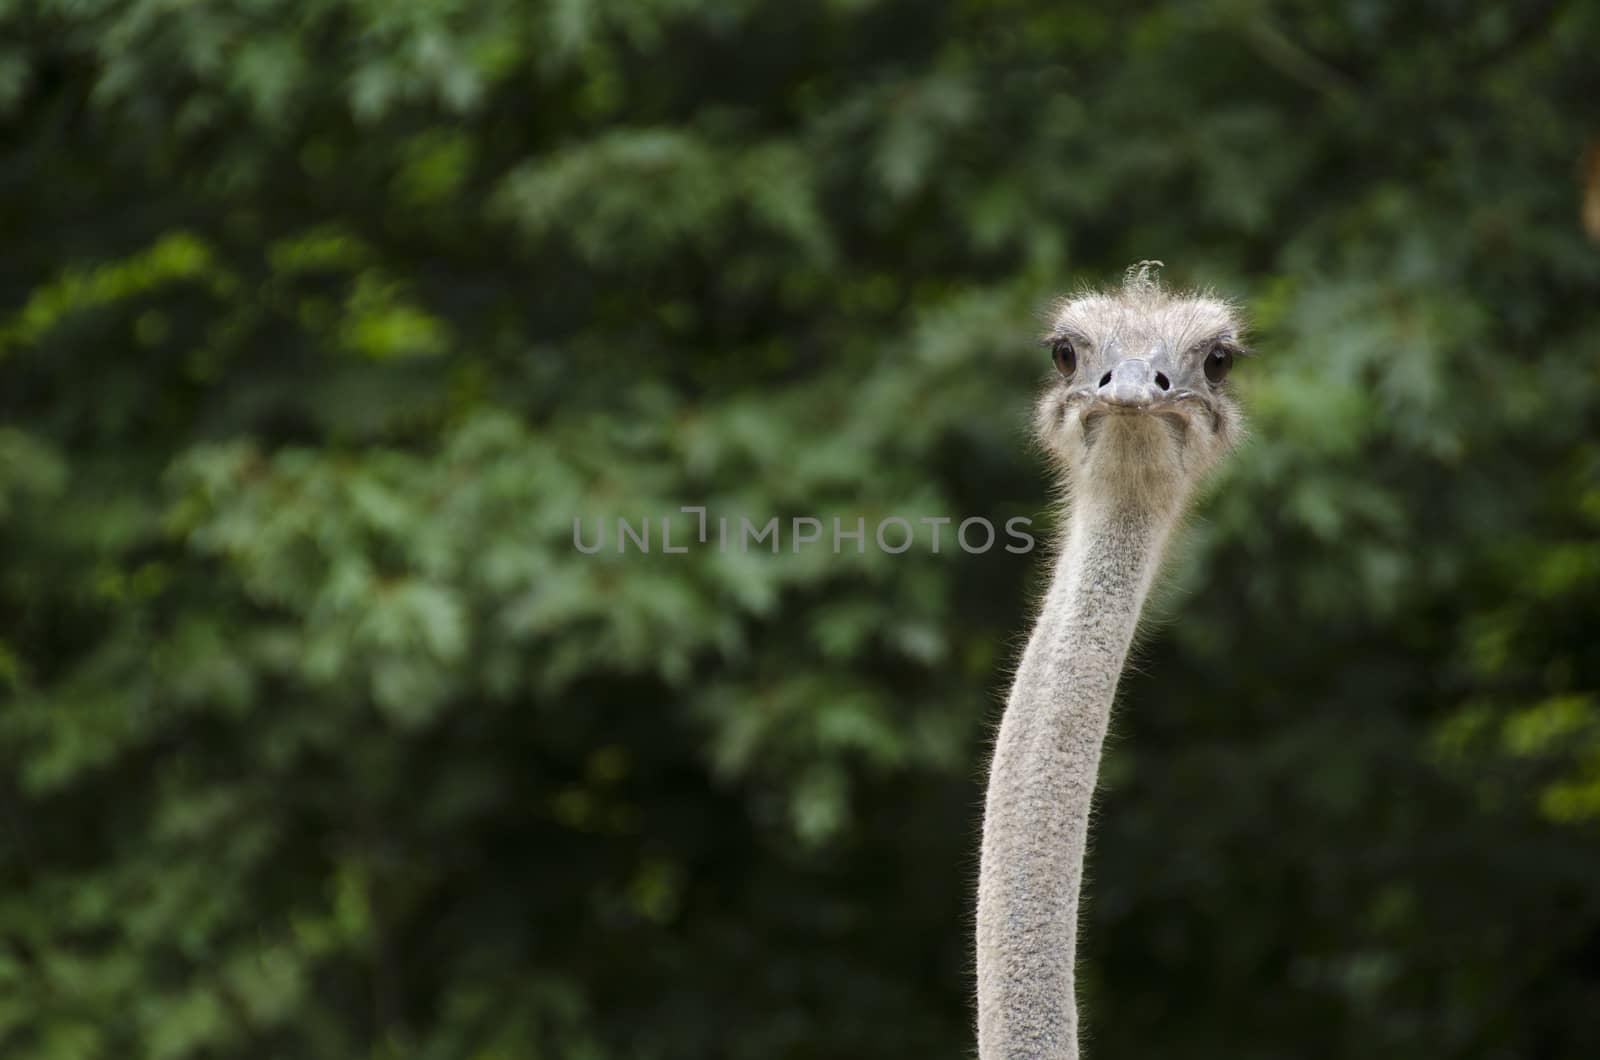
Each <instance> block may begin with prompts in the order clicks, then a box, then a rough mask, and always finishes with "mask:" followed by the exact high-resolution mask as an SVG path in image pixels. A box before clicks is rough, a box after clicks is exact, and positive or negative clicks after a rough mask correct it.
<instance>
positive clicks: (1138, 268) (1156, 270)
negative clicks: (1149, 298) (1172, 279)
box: [1122, 259, 1167, 294]
mask: <svg viewBox="0 0 1600 1060" xmlns="http://www.w3.org/2000/svg"><path fill="white" fill-rule="evenodd" d="M1166 264H1167V263H1166V262H1164V261H1154V260H1148V259H1147V260H1145V261H1141V262H1139V263H1138V264H1136V265H1129V266H1128V271H1127V272H1124V273H1123V274H1122V286H1123V288H1124V289H1125V290H1126V291H1127V292H1128V293H1129V294H1155V293H1156V292H1157V291H1159V290H1160V289H1161V272H1160V270H1161V269H1163V268H1165V267H1166Z"/></svg>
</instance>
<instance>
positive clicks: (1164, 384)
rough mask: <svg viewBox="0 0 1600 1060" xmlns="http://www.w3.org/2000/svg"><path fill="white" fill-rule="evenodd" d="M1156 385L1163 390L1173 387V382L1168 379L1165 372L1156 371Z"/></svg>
mask: <svg viewBox="0 0 1600 1060" xmlns="http://www.w3.org/2000/svg"><path fill="white" fill-rule="evenodd" d="M1156 386H1158V387H1160V388H1161V389H1162V390H1171V389H1172V384H1171V383H1170V382H1169V381H1168V380H1167V377H1166V375H1165V373H1162V372H1157V373H1156Z"/></svg>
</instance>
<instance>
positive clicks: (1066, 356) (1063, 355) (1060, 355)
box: [1050, 339, 1078, 379]
mask: <svg viewBox="0 0 1600 1060" xmlns="http://www.w3.org/2000/svg"><path fill="white" fill-rule="evenodd" d="M1050 359H1051V360H1053V361H1055V362H1056V371H1058V372H1060V373H1061V376H1062V378H1064V379H1070V378H1072V373H1073V372H1076V371H1077V370H1078V351H1077V350H1075V349H1073V348H1072V343H1070V342H1068V341H1067V340H1066V339H1057V340H1056V341H1055V342H1052V343H1051V344H1050Z"/></svg>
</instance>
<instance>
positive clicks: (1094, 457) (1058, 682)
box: [977, 262, 1243, 1060]
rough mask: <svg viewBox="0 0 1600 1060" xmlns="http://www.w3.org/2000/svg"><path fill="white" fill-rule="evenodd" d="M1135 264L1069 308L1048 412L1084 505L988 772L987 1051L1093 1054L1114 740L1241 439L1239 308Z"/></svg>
mask: <svg viewBox="0 0 1600 1060" xmlns="http://www.w3.org/2000/svg"><path fill="white" fill-rule="evenodd" d="M1159 264H1160V263H1159V262H1142V263H1140V264H1139V265H1137V266H1135V267H1133V268H1131V269H1129V270H1128V274H1127V276H1126V277H1125V279H1124V282H1123V285H1122V287H1121V288H1120V289H1115V290H1111V291H1105V292H1086V293H1083V294H1081V295H1078V296H1076V297H1073V298H1069V299H1066V300H1064V301H1063V302H1062V303H1060V304H1059V305H1058V307H1057V308H1056V310H1055V312H1054V315H1053V321H1052V324H1051V328H1050V332H1049V335H1048V337H1047V339H1046V343H1047V344H1048V346H1049V348H1050V351H1051V355H1052V357H1053V359H1054V361H1055V367H1056V373H1055V377H1054V378H1053V379H1052V381H1051V382H1050V384H1049V385H1048V386H1047V388H1046V389H1045V391H1044V394H1043V395H1042V396H1041V398H1040V399H1039V402H1038V406H1037V409H1036V412H1035V418H1034V427H1035V430H1036V431H1037V434H1038V437H1039V440H1040V442H1041V443H1042V445H1043V447H1044V449H1045V450H1046V452H1047V453H1048V455H1049V456H1050V458H1051V460H1052V462H1053V463H1054V465H1055V466H1056V469H1057V473H1058V477H1059V480H1060V482H1061V485H1062V487H1063V490H1064V492H1065V494H1066V497H1067V503H1068V512H1069V515H1068V519H1067V522H1066V525H1065V527H1064V528H1063V531H1062V534H1061V538H1060V542H1059V544H1060V548H1059V553H1058V555H1057V558H1056V560H1055V570H1054V574H1053V575H1052V577H1051V580H1050V587H1049V589H1048V591H1047V592H1046V594H1045V597H1044V603H1043V606H1042V608H1041V609H1040V611H1039V617H1038V620H1037V621H1036V622H1035V623H1034V628H1033V633H1032V635H1031V636H1030V637H1029V638H1028V645H1027V648H1026V649H1025V650H1024V651H1023V654H1022V658H1021V661H1020V662H1019V663H1018V665H1017V671H1016V680H1015V682H1014V684H1013V685H1012V689H1011V695H1010V699H1009V700H1008V702H1007V704H1006V710H1005V714H1004V716H1003V718H1002V719H1001V722H1000V731H999V734H998V736H997V738H996V741H995V750H994V758H993V762H992V764H991V767H990V773H989V792H988V797H987V800H986V806H985V810H984V821H983V853H982V861H981V866H980V869H979V879H978V915H977V968H978V1055H979V1057H980V1060H1023V1058H1026V1060H1076V1057H1077V1055H1078V1014H1077V1005H1076V1001H1075V999H1074V996H1073V960H1074V948H1075V945H1076V936H1077V922H1078V891H1079V887H1080V884H1081V883H1082V879H1083V855H1084V844H1085V841H1086V840H1087V838H1088V830H1089V811H1090V802H1091V799H1092V797H1093V795H1094V788H1095V776H1096V773H1097V771H1098V769H1099V765H1100V748H1101V744H1102V743H1103V742H1104V739H1105V735H1106V724H1107V722H1108V720H1109V718H1110V714H1111V700H1112V696H1113V694H1114V693H1115V692H1116V687H1117V678H1118V675H1119V674H1120V672H1121V670H1122V664H1123V659H1124V657H1125V656H1126V655H1127V652H1128V647H1129V644H1130V642H1131V641H1132V639H1133V633H1134V627H1135V624H1136V623H1137V622H1138V619H1139V610H1140V608H1141V607H1142V606H1143V604H1144V599H1145V596H1146V594H1147V593H1148V592H1149V590H1150V585H1151V582H1152V581H1153V580H1154V578H1155V575H1156V572H1157V568H1158V567H1159V564H1160V561H1161V553H1162V550H1163V548H1164V547H1165V545H1166V543H1167V540H1168V538H1169V537H1170V536H1171V535H1172V531H1173V528H1174V527H1175V526H1176V525H1177V523H1178V521H1179V518H1180V516H1181V515H1182V512H1183V509H1184V506H1185V504H1186V503H1187V501H1188V500H1189V498H1190V497H1191V496H1192V494H1193V493H1194V488H1195V486H1196V484H1197V483H1198V482H1200V480H1201V479H1202V478H1203V477H1204V476H1205V475H1206V473H1207V472H1208V471H1209V470H1210V469H1211V468H1212V467H1214V466H1215V465H1216V463H1217V461H1218V460H1219V459H1220V458H1221V457H1222V456H1223V455H1224V454H1226V453H1227V452H1228V450H1229V449H1231V448H1232V447H1233V445H1234V443H1235V442H1236V441H1237V439H1238V438H1239V437H1240V436H1241V433H1242V431H1243V421H1242V418H1241V415H1240V412H1239V407H1238V405H1237V404H1236V403H1235V401H1234V399H1233V397H1232V395H1231V394H1230V393H1229V392H1228V387H1227V384H1226V383H1225V381H1224V380H1225V379H1226V377H1227V374H1228V369H1229V368H1230V367H1231V366H1232V364H1233V359H1234V357H1235V356H1236V355H1238V354H1239V353H1241V352H1242V347H1241V345H1240V338H1239V337H1240V332H1241V330H1242V324H1241V321H1240V318H1239V317H1238V315H1237V313H1236V311H1235V310H1234V308H1233V307H1232V306H1231V305H1229V304H1227V303H1225V302H1222V301H1219V300H1217V299H1216V298H1213V297H1211V296H1210V295H1209V294H1204V293H1185V294H1179V293H1174V292H1171V291H1169V290H1167V289H1166V288H1164V287H1163V286H1162V285H1161V283H1160V281H1159V279H1157V278H1156V276H1155V275H1154V274H1153V271H1152V268H1153V267H1154V266H1158V265H1159Z"/></svg>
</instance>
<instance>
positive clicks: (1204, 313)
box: [1035, 262, 1244, 510]
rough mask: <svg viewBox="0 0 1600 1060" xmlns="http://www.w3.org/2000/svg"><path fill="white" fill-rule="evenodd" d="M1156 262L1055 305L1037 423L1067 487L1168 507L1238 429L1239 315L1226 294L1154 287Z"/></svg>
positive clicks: (1189, 487) (1107, 497)
mask: <svg viewBox="0 0 1600 1060" xmlns="http://www.w3.org/2000/svg"><path fill="white" fill-rule="evenodd" d="M1156 264H1159V263H1156V262H1144V263H1141V264H1140V265H1139V266H1136V267H1135V268H1133V269H1130V270H1129V271H1128V276H1127V278H1126V280H1125V281H1124V283H1123V285H1122V287H1121V288H1118V289H1114V290H1111V291H1104V292H1100V291H1091V292H1085V293H1082V294H1079V295H1076V296H1074V297H1070V298H1067V299H1063V300H1062V301H1061V302H1060V303H1059V304H1058V305H1057V306H1056V307H1055V310H1054V312H1053V314H1052V318H1051V324H1050V330H1049V331H1048V333H1047V334H1046V336H1045V340H1044V341H1045V344H1046V345H1047V346H1048V347H1049V349H1050V352H1051V357H1052V359H1053V360H1054V362H1055V368H1056V371H1055V375H1054V378H1053V379H1052V380H1051V382H1050V383H1049V385H1048V386H1047V387H1046V389H1045V392H1044V394H1043V395H1042V397H1041V398H1040V400H1039V404H1038V409H1037V412H1036V415H1035V427H1036V429H1037V431H1038V435H1039V439H1040V441H1041V442H1042V443H1043V445H1044V447H1045V449H1046V451H1047V452H1048V453H1049V454H1050V455H1051V457H1052V458H1053V459H1054V460H1055V461H1056V463H1057V465H1058V467H1059V469H1060V471H1061V474H1062V477H1063V480H1064V483H1065V485H1066V486H1067V487H1068V489H1069V490H1070V491H1072V493H1073V494H1074V495H1077V496H1079V497H1083V496H1084V495H1085V494H1086V493H1087V494H1088V495H1090V496H1091V497H1094V498H1096V499H1101V500H1106V501H1112V502H1121V503H1128V504H1133V505H1135V506H1137V507H1141V508H1146V509H1154V510H1171V509H1173V508H1175V507H1176V506H1178V505H1181V504H1182V502H1183V500H1184V498H1185V497H1187V496H1188V495H1189V493H1190V491H1191V490H1192V488H1193V487H1194V486H1195V484H1196V483H1198V482H1199V481H1200V480H1201V479H1202V478H1203V477H1204V476H1205V474H1206V472H1207V471H1209V470H1210V469H1211V468H1212V467H1214V466H1215V465H1216V463H1217V461H1218V460H1219V459H1220V458H1221V457H1222V456H1223V455H1225V454H1226V453H1227V452H1228V450H1230V449H1231V448H1232V447H1233V446H1234V444H1235V443H1236V442H1237V441H1238V440H1239V438H1241V437H1242V436H1243V433H1244V420H1243V416H1242V414H1241V413H1240V411H1239V406H1238V403H1237V402H1236V401H1235V400H1234V398H1233V396H1232V394H1230V393H1229V384H1228V379H1227V377H1228V371H1229V369H1230V368H1231V367H1232V365H1233V360H1234V358H1235V357H1237V356H1239V355H1241V354H1242V353H1243V352H1244V347H1243V345H1242V344H1241V341H1240V336H1241V333H1242V331H1243V324H1242V322H1241V320H1240V318H1239V316H1238V312H1237V310H1236V309H1235V308H1234V307H1233V306H1232V305H1230V304H1229V303H1227V302H1225V301H1222V300H1219V299H1217V298H1214V297H1212V296H1211V295H1209V294H1206V293H1199V292H1184V293H1175V292H1171V291H1168V290H1167V289H1166V288H1164V287H1162V286H1161V284H1160V282H1159V281H1158V280H1157V279H1156V278H1155V277H1154V276H1153V275H1152V271H1151V266H1152V265H1156Z"/></svg>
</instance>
